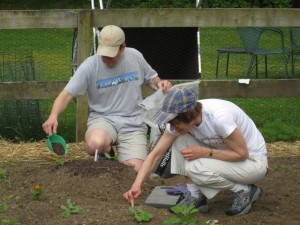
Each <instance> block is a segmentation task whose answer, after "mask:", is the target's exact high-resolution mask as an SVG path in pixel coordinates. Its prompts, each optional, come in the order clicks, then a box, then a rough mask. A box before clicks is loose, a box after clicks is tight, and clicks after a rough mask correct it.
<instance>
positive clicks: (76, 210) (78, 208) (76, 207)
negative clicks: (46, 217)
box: [71, 205, 81, 213]
mask: <svg viewBox="0 0 300 225" xmlns="http://www.w3.org/2000/svg"><path fill="white" fill-rule="evenodd" d="M80 210H81V207H80V205H76V206H75V208H74V209H72V211H71V212H72V213H79V212H80Z"/></svg>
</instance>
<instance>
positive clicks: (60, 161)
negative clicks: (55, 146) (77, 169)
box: [55, 156, 65, 166]
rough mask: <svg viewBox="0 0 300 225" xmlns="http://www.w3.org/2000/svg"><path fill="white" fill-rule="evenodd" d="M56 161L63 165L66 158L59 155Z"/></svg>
mask: <svg viewBox="0 0 300 225" xmlns="http://www.w3.org/2000/svg"><path fill="white" fill-rule="evenodd" d="M55 162H56V163H57V164H58V165H61V166H63V165H64V164H65V160H64V159H62V158H61V157H59V156H57V157H56V159H55Z"/></svg>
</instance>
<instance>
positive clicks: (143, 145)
mask: <svg viewBox="0 0 300 225" xmlns="http://www.w3.org/2000/svg"><path fill="white" fill-rule="evenodd" d="M93 129H101V130H104V131H106V132H107V133H108V134H109V135H110V136H111V138H112V140H113V145H116V148H117V153H118V160H119V161H120V162H122V161H126V160H129V159H142V160H145V159H146V158H147V133H146V132H144V131H132V132H124V133H117V130H116V129H115V127H114V126H113V125H112V124H111V123H110V122H109V121H108V120H106V119H104V118H98V119H94V120H92V121H90V122H88V129H87V132H89V131H91V130H93Z"/></svg>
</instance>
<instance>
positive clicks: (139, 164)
mask: <svg viewBox="0 0 300 225" xmlns="http://www.w3.org/2000/svg"><path fill="white" fill-rule="evenodd" d="M143 162H144V160H142V159H129V160H125V161H122V163H124V164H125V165H128V166H132V167H133V168H134V170H135V171H136V172H138V171H139V170H140V169H141V167H142V165H143Z"/></svg>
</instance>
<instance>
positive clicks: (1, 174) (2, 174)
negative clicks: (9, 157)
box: [0, 168, 6, 179]
mask: <svg viewBox="0 0 300 225" xmlns="http://www.w3.org/2000/svg"><path fill="white" fill-rule="evenodd" d="M5 178H6V169H4V168H0V179H5Z"/></svg>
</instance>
